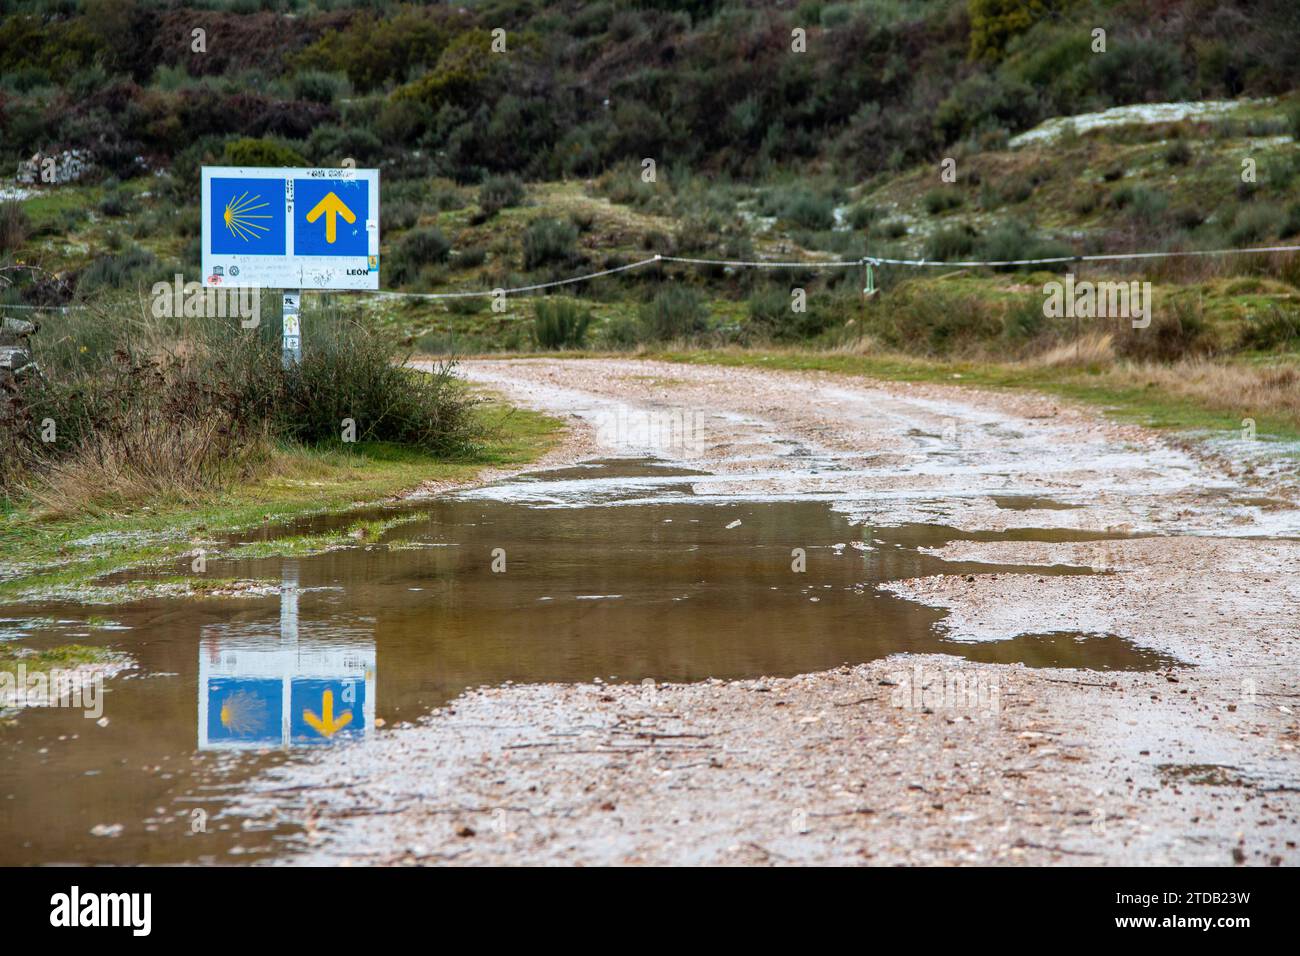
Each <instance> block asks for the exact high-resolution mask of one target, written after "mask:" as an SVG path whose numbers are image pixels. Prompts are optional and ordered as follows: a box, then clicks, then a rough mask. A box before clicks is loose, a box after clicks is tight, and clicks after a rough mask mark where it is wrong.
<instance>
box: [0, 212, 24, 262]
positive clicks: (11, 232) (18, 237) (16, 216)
mask: <svg viewBox="0 0 1300 956" xmlns="http://www.w3.org/2000/svg"><path fill="white" fill-rule="evenodd" d="M29 232H31V222H30V221H29V220H28V218H27V213H26V212H25V211H24V210H23V204H22V203H20V202H16V201H15V202H0V253H3V252H12V251H14V250H15V249H18V248H20V247H21V246H22V244H23V243H24V242H26V241H27V235H28V233H29Z"/></svg>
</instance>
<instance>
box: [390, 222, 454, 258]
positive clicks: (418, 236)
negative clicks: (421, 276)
mask: <svg viewBox="0 0 1300 956" xmlns="http://www.w3.org/2000/svg"><path fill="white" fill-rule="evenodd" d="M450 255H451V243H450V242H449V241H448V240H447V237H446V236H444V235H443V234H442V232H441V231H440V230H438V229H435V228H434V227H432V226H426V227H423V228H420V229H412V230H411V231H410V232H408V233H407V234H406V235H404V236H402V240H401V242H399V243H398V244H397V257H398V258H399V259H401V260H402V261H403V262H406V263H409V264H411V265H413V266H423V265H429V264H431V263H441V262H446V261H447V259H448V257H449V256H450Z"/></svg>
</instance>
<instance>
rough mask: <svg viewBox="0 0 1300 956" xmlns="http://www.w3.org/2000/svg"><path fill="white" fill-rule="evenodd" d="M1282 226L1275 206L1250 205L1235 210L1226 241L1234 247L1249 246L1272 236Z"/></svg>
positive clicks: (1279, 212)
mask: <svg viewBox="0 0 1300 956" xmlns="http://www.w3.org/2000/svg"><path fill="white" fill-rule="evenodd" d="M1282 225H1283V214H1282V212H1281V211H1280V210H1279V209H1278V208H1277V207H1276V206H1272V205H1262V204H1261V205H1256V204H1254V203H1252V204H1250V205H1248V206H1243V207H1241V208H1240V209H1238V210H1237V214H1236V216H1235V217H1233V220H1232V228H1231V229H1230V230H1228V240H1229V241H1230V242H1231V243H1232V244H1233V245H1234V246H1249V245H1251V244H1252V243H1256V242H1260V241H1261V240H1263V239H1266V238H1268V237H1270V236H1272V235H1274V234H1275V233H1276V232H1278V231H1279V230H1280V229H1281V228H1282Z"/></svg>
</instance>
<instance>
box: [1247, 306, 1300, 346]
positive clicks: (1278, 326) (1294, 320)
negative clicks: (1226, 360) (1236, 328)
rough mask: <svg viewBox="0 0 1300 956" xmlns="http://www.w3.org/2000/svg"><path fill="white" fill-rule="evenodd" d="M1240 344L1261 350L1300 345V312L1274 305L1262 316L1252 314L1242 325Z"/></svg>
mask: <svg viewBox="0 0 1300 956" xmlns="http://www.w3.org/2000/svg"><path fill="white" fill-rule="evenodd" d="M1238 346H1239V347H1240V348H1243V349H1249V350H1257V351H1260V352H1267V351H1272V350H1273V349H1295V348H1297V347H1300V312H1297V311H1296V310H1294V309H1286V310H1284V309H1280V308H1278V307H1277V306H1276V305H1273V306H1269V309H1268V311H1267V312H1266V313H1265V314H1264V316H1263V317H1262V318H1260V317H1258V316H1253V315H1252V316H1250V317H1249V318H1248V319H1247V321H1246V324H1245V325H1244V326H1243V327H1242V330H1241V338H1240V340H1239V341H1238Z"/></svg>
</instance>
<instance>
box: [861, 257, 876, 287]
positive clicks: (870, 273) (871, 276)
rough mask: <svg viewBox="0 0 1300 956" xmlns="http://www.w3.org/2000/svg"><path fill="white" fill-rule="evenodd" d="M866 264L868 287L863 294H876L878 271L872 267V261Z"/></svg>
mask: <svg viewBox="0 0 1300 956" xmlns="http://www.w3.org/2000/svg"><path fill="white" fill-rule="evenodd" d="M866 265H867V287H866V288H865V289H863V290H862V294H863V295H875V294H876V273H875V270H873V269H872V268H871V263H870V262H868V263H867V264H866Z"/></svg>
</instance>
